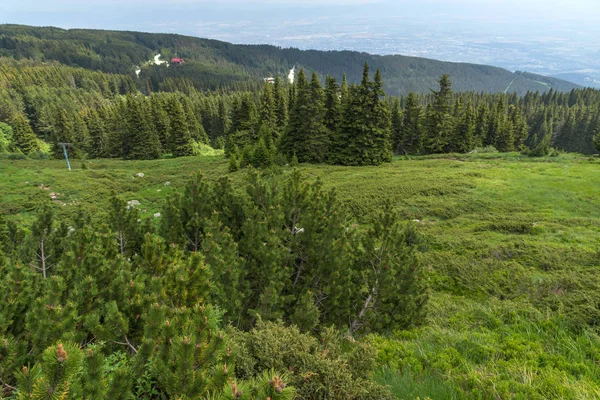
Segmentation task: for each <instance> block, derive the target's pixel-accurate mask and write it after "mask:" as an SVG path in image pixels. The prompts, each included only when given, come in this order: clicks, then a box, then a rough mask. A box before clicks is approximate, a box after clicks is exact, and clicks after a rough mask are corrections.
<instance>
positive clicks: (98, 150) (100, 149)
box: [87, 110, 107, 158]
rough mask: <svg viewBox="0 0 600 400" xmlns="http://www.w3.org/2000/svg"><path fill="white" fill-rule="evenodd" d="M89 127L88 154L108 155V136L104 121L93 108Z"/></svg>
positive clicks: (88, 121) (92, 155)
mask: <svg viewBox="0 0 600 400" xmlns="http://www.w3.org/2000/svg"><path fill="white" fill-rule="evenodd" d="M87 129H88V133H89V136H90V146H89V151H88V155H89V156H90V157H91V158H102V157H106V156H107V137H106V129H105V125H104V121H103V120H102V119H101V118H100V117H99V116H98V113H97V112H96V111H95V110H92V111H91V112H90V114H89V115H88V118H87Z"/></svg>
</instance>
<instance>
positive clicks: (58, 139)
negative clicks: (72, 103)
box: [52, 109, 75, 158]
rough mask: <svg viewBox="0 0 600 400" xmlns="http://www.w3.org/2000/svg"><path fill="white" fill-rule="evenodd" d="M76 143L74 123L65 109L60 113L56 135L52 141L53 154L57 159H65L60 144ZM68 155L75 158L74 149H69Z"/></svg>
mask: <svg viewBox="0 0 600 400" xmlns="http://www.w3.org/2000/svg"><path fill="white" fill-rule="evenodd" d="M74 142H75V135H74V132H73V121H72V120H71V117H70V116H69V114H67V111H65V110H64V109H62V110H60V111H59V112H58V118H57V121H56V126H55V127H54V135H53V139H52V154H53V155H54V157H56V158H62V157H63V148H62V146H61V145H59V143H71V144H73V143H74ZM67 153H69V156H73V155H74V154H73V153H74V151H73V147H72V146H70V147H67Z"/></svg>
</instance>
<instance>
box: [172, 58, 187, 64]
mask: <svg viewBox="0 0 600 400" xmlns="http://www.w3.org/2000/svg"><path fill="white" fill-rule="evenodd" d="M171 64H173V65H183V64H185V61H184V60H183V58H179V57H175V58H172V59H171Z"/></svg>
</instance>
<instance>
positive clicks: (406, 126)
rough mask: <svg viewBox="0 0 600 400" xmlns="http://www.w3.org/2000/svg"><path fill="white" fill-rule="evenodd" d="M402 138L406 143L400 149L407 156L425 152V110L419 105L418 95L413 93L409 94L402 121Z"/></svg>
mask: <svg viewBox="0 0 600 400" xmlns="http://www.w3.org/2000/svg"><path fill="white" fill-rule="evenodd" d="M402 131H403V132H402V137H403V138H404V141H403V143H402V148H401V149H399V150H401V151H402V152H404V153H407V154H419V153H421V152H422V151H423V146H424V141H425V138H424V132H423V108H422V107H421V105H420V104H419V101H418V99H417V95H416V94H415V93H413V92H410V93H409V94H408V98H407V100H406V109H405V111H404V118H403V121H402Z"/></svg>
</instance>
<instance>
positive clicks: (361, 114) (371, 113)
mask: <svg viewBox="0 0 600 400" xmlns="http://www.w3.org/2000/svg"><path fill="white" fill-rule="evenodd" d="M383 95H384V92H383V81H382V78H381V73H380V72H379V70H377V72H376V74H375V81H374V82H371V81H370V80H369V66H368V64H365V67H364V70H363V79H362V82H361V85H360V86H352V87H350V90H349V93H348V95H347V100H346V101H345V102H344V101H343V100H342V101H343V114H342V122H341V125H340V129H339V130H338V132H337V134H336V135H335V137H334V140H333V149H332V152H333V154H332V156H333V159H332V161H333V162H334V163H337V164H344V165H379V164H381V163H383V162H388V161H390V160H391V154H392V143H391V129H390V117H389V110H388V109H387V106H386V104H385V103H384V102H383V100H382V97H383ZM343 98H344V97H343V96H342V99H343Z"/></svg>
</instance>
